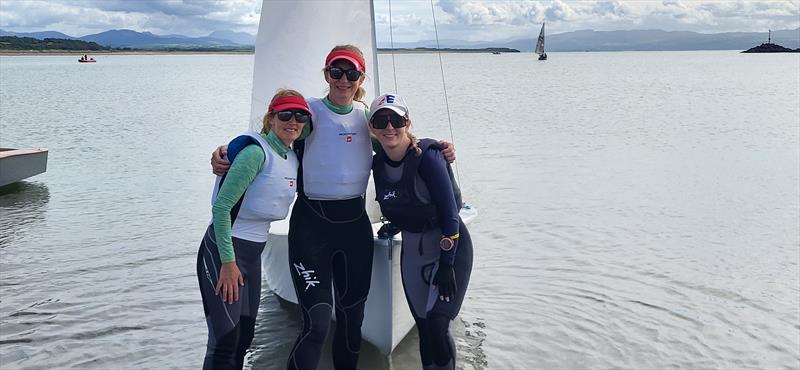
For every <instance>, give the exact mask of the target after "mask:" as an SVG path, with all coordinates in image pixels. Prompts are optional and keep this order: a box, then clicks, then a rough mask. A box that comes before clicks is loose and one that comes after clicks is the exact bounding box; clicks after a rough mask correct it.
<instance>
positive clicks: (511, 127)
mask: <svg viewBox="0 0 800 370" xmlns="http://www.w3.org/2000/svg"><path fill="white" fill-rule="evenodd" d="M0 1H2V0H0ZM557 54H558V55H551V60H549V61H548V62H547V63H536V62H532V59H531V58H530V55H529V54H527V55H526V53H519V54H516V55H511V54H509V55H502V56H493V55H491V54H489V55H486V56H483V55H466V54H447V55H444V56H443V59H444V63H445V68H446V73H447V75H448V92H451V93H452V96H453V99H450V105H451V113H452V115H453V126H454V135H455V140H456V142H457V146H458V148H459V149H458V153H459V160H458V162H457V164H458V166H457V167H458V171H459V172H460V177H461V181H462V182H461V189H462V192H463V193H464V194H465V198H467V200H469V202H470V203H472V204H474V205H475V206H476V207H477V208H478V209H479V210H480V212H481V214H480V216H479V217H478V219H477V220H476V222H475V223H474V224H473V225H471V226H470V232H471V234H472V236H473V242H474V243H475V264H474V268H473V273H472V278H471V281H470V284H469V290H468V292H467V297H466V299H465V301H464V306H463V309H462V311H461V314H460V317H459V318H458V320H456V322H454V323H453V326H452V331H453V336H454V339H455V341H456V345H457V347H458V356H459V361H458V367H459V369H465V370H471V369H487V370H492V369H529V368H539V369H553V368H558V369H567V368H625V369H642V368H647V369H655V368H691V369H693V368H770V369H772V368H782V369H784V368H791V369H798V368H800V289H798V286H800V281H799V280H800V276H799V275H798V269H799V268H800V267H799V266H798V265H799V263H798V262H800V197H798V194H800V106H798V104H797V102H798V101H800V89H798V86H800V68H798V66H800V63H798V62H799V61H800V60H798V58H800V54H793V55H742V54H739V53H735V52H674V53H673V52H663V53H662V52H657V53H650V52H638V53H557ZM389 58H391V56H388V55H382V56H380V58H379V59H380V62H381V63H382V66H384V68H383V69H382V72H387V71H386V68H385V66H390V65H392V60H390V59H389ZM756 59H757V62H756V61H755V60H756ZM396 60H397V71H398V77H401V78H398V84H400V86H399V88H393V86H392V83H393V79H392V78H391V74H390V73H383V74H381V76H382V80H383V81H381V82H382V83H381V86H384V87H385V88H386V90H399V91H400V92H403V91H405V92H407V93H408V94H409V95H408V96H407V97H406V99H407V101H408V103H409V105H410V106H411V107H412V110H413V112H414V113H413V114H414V117H415V121H414V123H415V127H414V130H415V133H416V134H417V137H449V131H450V130H449V127H448V122H447V120H446V119H444V118H443V117H444V113H443V112H444V111H443V108H442V107H443V106H444V102H443V99H442V98H443V96H442V94H441V86H440V82H441V76H440V75H439V71H440V70H439V68H438V57H437V56H436V55H425V54H419V55H398V56H397V58H396ZM85 67H87V66H85V65H78V63H75V60H74V58H72V57H57V56H52V57H51V56H47V57H19V58H17V57H13V58H10V57H0V73H1V74H2V84H0V145H2V144H3V141H8V142H17V143H21V142H23V141H24V142H26V144H27V143H29V144H30V145H31V146H44V147H48V148H49V149H50V153H51V156H50V158H49V160H48V161H49V162H50V163H49V165H48V171H47V173H46V174H43V175H40V177H36V180H37V181H35V182H22V183H19V184H16V185H14V186H12V187H10V188H3V189H0V325H2V326H1V327H0V367H2V369H6V368H8V369H25V368H34V369H42V368H48V369H51V368H97V369H110V368H115V369H116V368H125V369H141V368H150V369H166V368H175V369H184V368H186V369H189V368H199V367H200V366H201V365H202V358H203V354H204V352H205V345H206V338H207V337H206V335H207V329H206V324H205V320H204V317H203V308H202V302H201V299H200V294H199V291H198V286H197V284H198V283H197V277H196V276H195V274H196V273H195V264H196V258H197V248H198V243H199V241H200V239H201V237H202V235H203V233H204V231H205V229H206V226H207V225H208V220H209V219H210V204H209V198H210V193H211V188H212V185H213V177H212V176H211V174H210V170H209V164H208V159H209V153H210V151H211V149H212V148H214V147H216V146H217V145H219V144H221V143H223V142H225V141H226V140H228V139H229V138H231V137H232V136H234V135H236V134H238V133H239V132H241V130H243V129H244V128H245V127H247V121H248V117H249V112H250V101H251V99H250V98H251V91H250V90H251V89H250V85H251V83H252V56H245V55H235V56H227V55H210V56H205V55H182V56H164V55H149V56H122V55H109V56H107V57H104V62H103V63H97V65H93V66H91V67H92V68H85ZM487 68H489V69H491V70H499V71H503V72H504V73H489V74H486V73H483V74H481V73H477V74H476V73H475V71H476V70H487ZM54 76H56V77H54ZM436 81H439V83H437V82H436ZM75 86H91V87H92V88H91V89H86V90H85V91H82V94H81V95H80V96H76V95H74V94H70V93H69V92H70V91H73V90H74V87H75ZM412 92H413V93H412ZM308 95H310V96H315V95H317V94H315V93H314V92H310V93H308ZM317 96H318V95H317ZM37 101H46V102H47V104H46V105H41V104H40V105H34V106H33V108H32V105H31V102H37ZM770 106H772V107H780V109H778V108H776V109H764V110H761V109H753V107H770ZM44 184H46V185H44ZM300 325H301V321H300V318H299V316H298V314H297V312H296V311H295V310H293V309H292V308H288V309H287V308H284V307H281V305H280V304H279V302H278V301H277V299H276V297H275V296H274V295H272V294H271V293H269V292H268V291H267V287H265V290H264V293H263V299H262V304H261V309H260V311H259V325H258V327H257V332H256V337H255V340H254V342H253V343H254V347H253V351H252V353H251V355H250V356H249V357H248V361H250V364H251V365H252V366H251V367H252V368H255V369H283V368H285V364H286V359H287V357H288V353H289V351H290V350H291V347H292V346H293V344H294V341H295V339H296V337H297V333H298V332H299V330H300ZM417 345H418V339H417V335H416V333H414V332H413V331H412V333H411V334H410V335H409V336H408V337H406V338H405V340H404V341H403V342H401V343H400V345H399V346H398V347H397V348H396V350H395V352H394V353H393V354H392V356H391V357H385V356H383V355H381V354H380V353H379V352H378V351H377V350H375V349H374V347H371V346H369V345H364V346H363V347H362V355H361V361H362V362H361V365H362V366H361V367H362V368H364V369H387V368H392V369H418V368H419V364H420V361H419V354H418V353H419V352H418V348H417ZM323 354H324V356H325V359H324V365H323V367H322V368H326V367H327V368H329V367H330V344H326V346H325V349H324V351H323Z"/></svg>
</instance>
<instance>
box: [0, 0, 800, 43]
mask: <svg viewBox="0 0 800 370" xmlns="http://www.w3.org/2000/svg"><path fill="white" fill-rule="evenodd" d="M265 1H276V0H265ZM297 1H328V0H297ZM345 3H346V1H345ZM433 3H434V5H433V8H434V11H435V17H436V18H435V21H436V24H437V27H438V32H439V38H440V39H442V40H444V39H453V40H464V41H505V40H510V39H516V38H531V37H534V36H535V35H537V34H538V32H539V28H540V27H541V24H542V22H546V23H547V32H548V33H550V34H553V33H561V32H568V31H577V30H585V29H593V30H597V31H610V30H633V29H663V30H667V31H695V32H702V33H718V32H737V31H744V32H765V31H766V30H767V29H773V30H776V29H795V28H798V27H800V0H770V1H767V0H764V1H744V0H722V1H706V0H635V1H634V0H581V1H576V0H553V1H533V0H517V1H489V0H433ZM374 4H375V5H374V7H375V18H376V35H377V38H378V41H379V42H386V41H388V40H389V39H390V37H391V38H393V39H394V41H395V42H398V43H399V42H413V41H419V40H431V39H434V26H433V21H434V17H433V13H432V12H431V1H430V0H391V24H392V27H391V29H392V32H391V33H390V32H389V23H390V17H389V10H390V2H389V0H374ZM260 12H261V0H0V29H4V30H6V31H14V32H35V31H59V32H63V33H66V34H68V35H70V36H84V35H88V34H93V33H98V32H102V31H106V30H109V29H122V28H125V29H132V30H135V31H139V32H144V31H149V32H152V33H154V34H159V35H168V34H181V35H186V36H207V35H208V34H209V33H211V32H212V31H216V30H232V31H243V32H248V33H251V34H255V33H256V31H257V30H258V20H259V16H260Z"/></svg>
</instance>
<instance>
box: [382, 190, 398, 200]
mask: <svg viewBox="0 0 800 370" xmlns="http://www.w3.org/2000/svg"><path fill="white" fill-rule="evenodd" d="M389 199H397V190H392V191H390V192H388V193H386V194H384V195H383V200H389Z"/></svg>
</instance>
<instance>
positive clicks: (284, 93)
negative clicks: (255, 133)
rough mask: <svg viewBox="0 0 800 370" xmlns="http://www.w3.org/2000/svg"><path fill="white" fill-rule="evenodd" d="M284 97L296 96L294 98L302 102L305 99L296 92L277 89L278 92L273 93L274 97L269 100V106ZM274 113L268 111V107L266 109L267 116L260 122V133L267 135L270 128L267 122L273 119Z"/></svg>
mask: <svg viewBox="0 0 800 370" xmlns="http://www.w3.org/2000/svg"><path fill="white" fill-rule="evenodd" d="M284 96H296V97H298V98H300V99H303V100H305V99H306V98H304V97H303V94H300V93H299V92H298V91H297V90H292V89H278V91H276V92H275V95H273V96H272V99H271V100H270V104H272V101H273V100H275V99H277V98H282V97H284ZM275 113H276V112H273V111H272V110H270V109H269V107H268V108H267V114H265V115H264V119H263V120H262V123H263V125H262V126H261V132H262V133H265V134H267V133H269V130H270V129H271V128H272V127H271V125H270V123H269V121H270V120H272V117H275Z"/></svg>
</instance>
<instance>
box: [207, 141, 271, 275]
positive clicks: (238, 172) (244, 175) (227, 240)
mask: <svg viewBox="0 0 800 370" xmlns="http://www.w3.org/2000/svg"><path fill="white" fill-rule="evenodd" d="M265 158H266V157H265V154H264V150H263V149H261V146H259V145H256V144H250V145H248V146H247V147H245V148H244V149H242V151H240V152H239V154H238V155H237V156H236V158H234V159H233V163H231V168H230V170H229V171H228V175H227V176H226V177H225V181H224V182H223V183H222V187H220V189H219V193H217V199H216V200H215V201H214V206H213V207H212V208H211V217H212V220H213V223H214V233H215V234H216V237H217V248H218V249H219V256H220V259H221V260H222V263H228V262H233V261H236V255H234V253H233V240H232V239H231V238H232V237H231V209H233V206H234V205H236V203H237V202H238V201H239V198H241V197H242V195H244V192H245V191H246V190H247V187H248V186H250V184H252V183H253V180H254V179H255V178H256V176H257V175H258V173H259V172H261V169H262V168H263V166H264V159H265Z"/></svg>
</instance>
